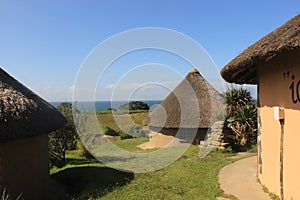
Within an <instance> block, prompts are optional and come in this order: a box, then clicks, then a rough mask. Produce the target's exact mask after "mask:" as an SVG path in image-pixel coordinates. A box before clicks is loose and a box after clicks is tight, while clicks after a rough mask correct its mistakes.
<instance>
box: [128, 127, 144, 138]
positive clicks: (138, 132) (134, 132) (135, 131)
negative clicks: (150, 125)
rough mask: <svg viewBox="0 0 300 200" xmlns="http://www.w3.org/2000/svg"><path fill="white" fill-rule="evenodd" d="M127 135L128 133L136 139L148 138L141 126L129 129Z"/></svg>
mask: <svg viewBox="0 0 300 200" xmlns="http://www.w3.org/2000/svg"><path fill="white" fill-rule="evenodd" d="M126 133H128V134H129V135H131V136H132V137H134V138H138V137H146V136H147V134H146V132H145V131H144V130H143V128H142V127H141V126H137V125H133V126H131V127H129V128H128V130H127V131H126Z"/></svg>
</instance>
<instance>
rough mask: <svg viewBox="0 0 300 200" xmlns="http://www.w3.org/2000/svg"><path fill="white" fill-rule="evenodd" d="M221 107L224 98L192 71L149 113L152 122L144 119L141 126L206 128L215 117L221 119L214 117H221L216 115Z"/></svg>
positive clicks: (197, 73) (196, 72)
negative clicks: (143, 124)
mask: <svg viewBox="0 0 300 200" xmlns="http://www.w3.org/2000/svg"><path fill="white" fill-rule="evenodd" d="M179 102H180V103H179ZM212 103H213V106H212ZM223 105H224V98H223V96H222V95H221V94H220V93H219V92H218V91H216V90H215V89H214V88H213V87H212V86H211V85H210V84H209V83H208V82H207V81H206V80H205V79H204V78H203V77H202V76H201V75H200V73H199V72H198V70H196V69H192V70H190V72H189V73H188V75H187V76H186V77H185V78H184V79H183V81H182V82H181V83H180V84H179V85H178V86H177V87H176V88H175V89H174V90H173V91H172V92H171V93H170V94H169V95H168V96H167V98H166V99H165V100H164V101H162V102H161V104H160V105H159V106H157V107H156V108H155V109H154V110H153V111H152V112H151V113H150V119H151V121H150V119H149V118H147V119H146V120H144V123H145V124H146V125H149V126H150V127H151V126H152V127H164V128H208V127H210V125H211V124H212V123H213V122H214V121H215V120H216V118H217V117H220V116H217V114H219V113H220V112H217V111H221V110H222V106H223ZM198 108H199V109H198ZM212 108H213V109H212ZM218 109H219V110H218Z"/></svg>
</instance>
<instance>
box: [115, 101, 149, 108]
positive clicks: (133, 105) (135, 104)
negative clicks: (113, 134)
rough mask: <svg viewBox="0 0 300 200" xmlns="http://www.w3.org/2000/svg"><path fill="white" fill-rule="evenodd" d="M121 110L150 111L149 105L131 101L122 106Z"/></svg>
mask: <svg viewBox="0 0 300 200" xmlns="http://www.w3.org/2000/svg"><path fill="white" fill-rule="evenodd" d="M119 109H120V110H149V109H150V108H149V106H148V104H146V103H144V102H142V101H131V102H129V103H125V104H123V105H120V107H119Z"/></svg>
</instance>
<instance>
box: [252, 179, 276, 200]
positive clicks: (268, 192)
mask: <svg viewBox="0 0 300 200" xmlns="http://www.w3.org/2000/svg"><path fill="white" fill-rule="evenodd" d="M257 181H258V182H259V184H260V185H261V186H262V187H263V191H264V192H265V193H267V194H268V195H269V196H270V198H271V199H272V200H280V197H279V196H277V195H276V194H274V193H272V192H270V190H269V189H268V188H267V187H266V186H265V185H263V184H262V183H261V182H260V180H259V179H257Z"/></svg>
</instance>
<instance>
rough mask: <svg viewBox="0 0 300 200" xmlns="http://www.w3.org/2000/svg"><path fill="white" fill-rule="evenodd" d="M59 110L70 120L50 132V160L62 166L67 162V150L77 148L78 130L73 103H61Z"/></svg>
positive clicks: (53, 163)
mask: <svg viewBox="0 0 300 200" xmlns="http://www.w3.org/2000/svg"><path fill="white" fill-rule="evenodd" d="M57 110H58V111H59V112H61V114H62V115H63V116H64V117H65V118H66V119H67V120H68V123H67V124H66V125H65V126H64V127H63V128H62V129H59V130H57V131H54V132H52V133H50V134H49V160H50V163H51V164H52V165H55V166H57V167H62V166H64V165H65V164H66V151H67V150H73V149H76V146H77V139H78V135H77V132H76V128H75V124H74V120H73V114H72V104H71V103H67V102H65V103H61V104H60V105H59V106H58V107H57Z"/></svg>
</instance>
